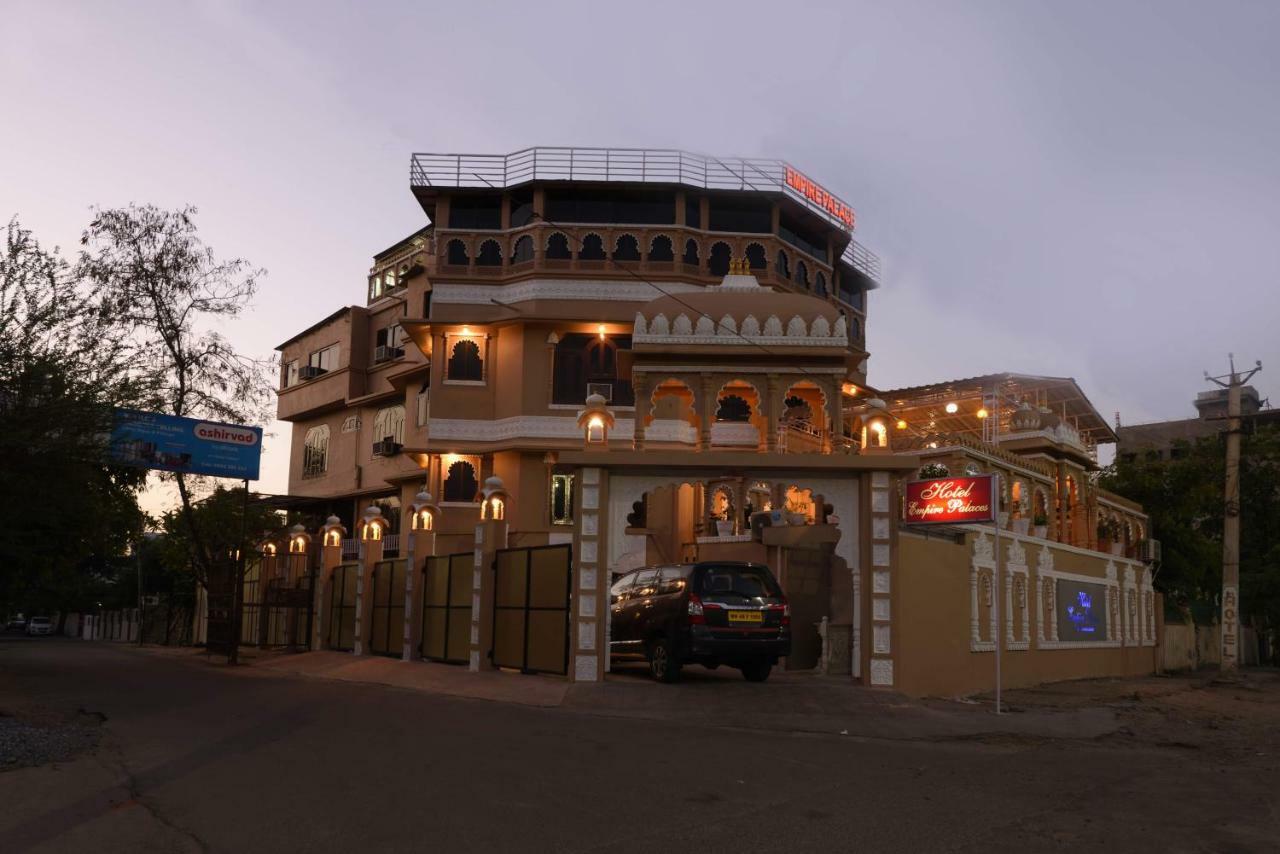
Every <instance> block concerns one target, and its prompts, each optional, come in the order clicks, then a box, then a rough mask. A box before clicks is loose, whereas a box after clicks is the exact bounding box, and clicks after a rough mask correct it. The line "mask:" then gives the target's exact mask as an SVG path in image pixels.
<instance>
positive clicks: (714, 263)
mask: <svg viewBox="0 0 1280 854" xmlns="http://www.w3.org/2000/svg"><path fill="white" fill-rule="evenodd" d="M732 257H733V255H732V252H731V250H730V249H729V244H728V243H723V242H721V243H716V244H714V245H713V246H712V247H711V255H710V256H709V257H708V258H707V272H709V273H711V275H713V276H727V275H729V261H730V259H731V258H732Z"/></svg>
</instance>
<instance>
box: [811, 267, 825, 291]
mask: <svg viewBox="0 0 1280 854" xmlns="http://www.w3.org/2000/svg"><path fill="white" fill-rule="evenodd" d="M813 292H814V293H815V294H817V295H818V296H820V297H825V296H826V295H827V277H826V276H825V275H823V273H822V271H818V275H817V276H814V279H813Z"/></svg>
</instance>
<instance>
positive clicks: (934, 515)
mask: <svg viewBox="0 0 1280 854" xmlns="http://www.w3.org/2000/svg"><path fill="white" fill-rule="evenodd" d="M995 495H996V476H995V475H993V474H984V475H979V476H977V477H940V478H935V479H933V480H913V481H908V483H907V484H906V491H905V493H904V495H903V499H902V521H904V522H906V523H908V524H911V525H960V524H964V523H966V522H994V521H995V519H996V501H995Z"/></svg>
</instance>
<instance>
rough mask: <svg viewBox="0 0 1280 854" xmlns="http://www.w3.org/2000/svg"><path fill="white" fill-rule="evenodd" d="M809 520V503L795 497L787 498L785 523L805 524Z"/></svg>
mask: <svg viewBox="0 0 1280 854" xmlns="http://www.w3.org/2000/svg"><path fill="white" fill-rule="evenodd" d="M808 522H809V505H808V504H807V503H806V502H804V501H801V500H799V499H796V498H789V499H787V524H788V525H806V524H808Z"/></svg>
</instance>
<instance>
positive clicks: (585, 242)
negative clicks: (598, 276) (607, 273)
mask: <svg viewBox="0 0 1280 854" xmlns="http://www.w3.org/2000/svg"><path fill="white" fill-rule="evenodd" d="M578 258H579V259H580V260H583V261H603V260H604V241H603V240H602V239H601V238H600V235H598V234H588V235H587V236H586V237H584V238H582V248H581V249H579V250H578Z"/></svg>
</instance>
